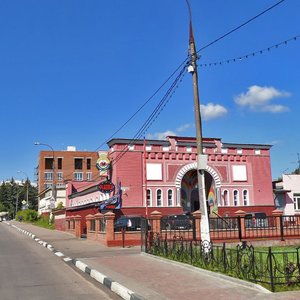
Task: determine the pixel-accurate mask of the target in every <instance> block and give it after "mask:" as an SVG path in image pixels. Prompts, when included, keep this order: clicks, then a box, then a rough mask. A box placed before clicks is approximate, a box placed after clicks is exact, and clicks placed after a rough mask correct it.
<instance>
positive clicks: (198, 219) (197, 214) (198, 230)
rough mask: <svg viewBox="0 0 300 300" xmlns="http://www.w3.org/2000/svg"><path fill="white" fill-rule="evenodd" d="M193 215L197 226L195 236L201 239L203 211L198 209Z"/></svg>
mask: <svg viewBox="0 0 300 300" xmlns="http://www.w3.org/2000/svg"><path fill="white" fill-rule="evenodd" d="M192 215H193V217H194V223H195V228H193V238H194V239H196V240H200V239H201V211H200V210H196V211H194V212H193V213H192ZM194 230H195V233H194Z"/></svg>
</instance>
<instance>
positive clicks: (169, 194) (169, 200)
mask: <svg viewBox="0 0 300 300" xmlns="http://www.w3.org/2000/svg"><path fill="white" fill-rule="evenodd" d="M168 206H173V190H168Z"/></svg>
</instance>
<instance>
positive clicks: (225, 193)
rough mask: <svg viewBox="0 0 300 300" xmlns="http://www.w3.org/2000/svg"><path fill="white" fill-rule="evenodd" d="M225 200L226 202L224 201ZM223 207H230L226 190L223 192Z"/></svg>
mask: <svg viewBox="0 0 300 300" xmlns="http://www.w3.org/2000/svg"><path fill="white" fill-rule="evenodd" d="M225 195H226V196H227V197H226V198H225ZM225 199H226V200H227V201H225ZM223 206H230V199H229V191H228V190H224V191H223Z"/></svg>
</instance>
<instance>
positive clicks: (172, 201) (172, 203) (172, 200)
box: [167, 189, 174, 207]
mask: <svg viewBox="0 0 300 300" xmlns="http://www.w3.org/2000/svg"><path fill="white" fill-rule="evenodd" d="M170 191H171V192H172V197H171V205H169V192H170ZM167 197H168V203H167V204H168V206H169V207H171V206H174V191H173V189H168V190H167Z"/></svg>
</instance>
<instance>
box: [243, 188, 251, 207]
mask: <svg viewBox="0 0 300 300" xmlns="http://www.w3.org/2000/svg"><path fill="white" fill-rule="evenodd" d="M245 192H247V199H246V202H247V204H245V198H244V193H245ZM242 195H243V205H244V206H249V205H250V203H249V202H250V201H249V191H248V190H247V189H245V190H243V193H242Z"/></svg>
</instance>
